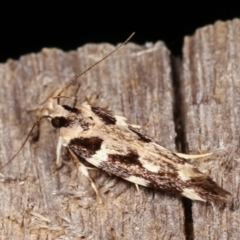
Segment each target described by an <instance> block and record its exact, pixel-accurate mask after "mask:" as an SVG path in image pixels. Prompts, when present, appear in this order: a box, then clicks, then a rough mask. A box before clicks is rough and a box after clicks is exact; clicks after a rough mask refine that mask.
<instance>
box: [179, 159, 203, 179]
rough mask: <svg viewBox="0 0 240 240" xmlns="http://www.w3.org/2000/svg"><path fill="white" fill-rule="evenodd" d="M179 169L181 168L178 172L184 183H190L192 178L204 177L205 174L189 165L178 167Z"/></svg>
mask: <svg viewBox="0 0 240 240" xmlns="http://www.w3.org/2000/svg"><path fill="white" fill-rule="evenodd" d="M178 167H179V170H178V174H179V178H180V179H181V180H182V181H188V180H190V179H191V178H195V177H204V174H203V173H201V172H200V171H199V170H197V169H195V168H193V167H192V166H191V165H190V164H188V163H185V164H184V165H178ZM198 171H199V172H198Z"/></svg>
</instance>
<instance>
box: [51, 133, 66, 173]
mask: <svg viewBox="0 0 240 240" xmlns="http://www.w3.org/2000/svg"><path fill="white" fill-rule="evenodd" d="M62 145H63V140H62V138H61V137H60V136H59V138H58V144H57V149H56V162H55V166H54V167H53V169H52V172H53V173H55V172H56V171H57V170H59V169H60V168H61V167H62V158H61V149H62Z"/></svg>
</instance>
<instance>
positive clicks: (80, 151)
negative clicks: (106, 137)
mask: <svg viewBox="0 0 240 240" xmlns="http://www.w3.org/2000/svg"><path fill="white" fill-rule="evenodd" d="M102 142H103V140H102V139H101V138H99V137H91V138H82V137H81V138H74V139H72V140H71V141H70V143H69V145H68V146H69V148H71V149H72V150H73V151H74V152H75V153H76V154H77V155H78V156H79V157H81V158H84V159H86V158H90V157H91V156H92V155H94V154H95V153H96V152H97V151H98V150H100V149H101V145H102Z"/></svg>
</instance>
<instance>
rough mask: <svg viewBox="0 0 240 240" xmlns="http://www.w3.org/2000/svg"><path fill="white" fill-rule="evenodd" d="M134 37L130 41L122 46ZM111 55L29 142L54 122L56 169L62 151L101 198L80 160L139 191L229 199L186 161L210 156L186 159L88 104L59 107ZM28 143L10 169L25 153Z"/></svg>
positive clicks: (53, 107)
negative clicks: (156, 190)
mask: <svg viewBox="0 0 240 240" xmlns="http://www.w3.org/2000/svg"><path fill="white" fill-rule="evenodd" d="M131 37H132V35H131V36H130V37H129V38H128V39H127V40H126V41H125V42H124V43H123V44H125V43H126V42H128V41H129V39H130V38H131ZM123 44H121V45H119V46H118V47H117V48H116V49H115V50H114V51H116V50H117V49H118V48H119V47H121V46H122V45H123ZM114 51H113V52H114ZM113 52H111V53H109V54H108V55H107V56H105V57H104V58H103V59H101V60H100V61H98V62H96V63H95V64H94V65H92V66H91V67H89V68H88V69H86V70H85V71H84V72H83V73H81V74H79V75H77V76H76V77H75V78H74V79H72V80H70V81H69V82H68V83H67V84H66V85H65V86H64V87H63V88H62V89H61V90H60V92H59V93H58V94H57V95H56V96H55V97H53V98H50V99H49V100H48V102H47V105H46V107H45V108H44V115H43V116H42V117H41V118H40V119H39V120H38V121H37V122H36V123H35V124H34V126H33V127H32V129H31V131H30V133H29V134H28V137H29V135H30V134H31V133H32V131H33V129H34V127H35V126H36V125H37V124H38V123H39V122H40V120H41V119H43V118H48V119H50V120H51V123H52V126H53V127H54V128H57V129H58V130H59V140H58V145H57V151H56V155H57V160H56V164H57V166H60V165H61V157H60V152H61V147H62V146H64V147H66V148H67V149H68V151H69V153H70V155H71V157H72V160H73V161H74V163H75V164H76V165H77V167H78V169H79V170H80V172H81V173H82V174H84V175H85V176H86V177H87V178H88V179H89V180H90V182H91V185H92V187H93V189H94V191H95V192H96V194H97V196H98V197H99V194H98V191H97V189H96V187H95V185H94V183H93V181H92V180H91V178H90V177H89V174H88V169H87V167H85V166H84V165H83V164H82V160H86V161H87V162H89V163H90V164H91V165H93V166H95V167H97V168H99V169H102V170H104V171H106V172H107V173H109V174H111V175H115V176H118V177H120V178H123V179H125V180H127V181H130V182H132V183H135V184H136V185H142V186H145V187H151V188H155V189H160V190H163V191H166V192H169V193H176V194H179V195H181V196H184V197H187V198H190V199H192V200H199V201H214V200H216V201H218V200H219V201H226V200H227V198H228V197H229V195H230V193H229V192H227V191H225V190H223V189H222V188H221V187H219V186H218V185H217V184H216V183H215V182H214V181H213V180H212V179H211V178H210V177H209V176H208V175H206V174H204V173H202V172H201V171H199V170H198V169H197V168H195V167H193V166H192V165H190V164H189V163H188V161H187V159H189V158H196V157H204V156H206V155H209V154H203V155H186V154H180V153H174V152H171V151H170V150H168V149H166V148H164V147H162V146H160V145H159V144H157V143H156V142H155V141H153V140H152V139H150V138H149V137H147V136H145V135H143V134H142V133H141V132H140V131H139V128H138V127H137V126H135V125H131V124H128V123H127V122H126V119H125V118H124V117H121V116H115V115H113V114H112V112H110V111H108V110H106V109H103V108H99V107H94V106H90V105H89V104H87V103H83V104H82V105H81V106H80V107H79V108H75V107H70V106H67V105H60V104H59V100H60V98H61V97H62V98H63V96H61V94H62V93H63V91H64V90H65V89H66V88H67V87H69V86H70V85H71V83H72V82H73V81H76V80H77V79H78V78H79V77H80V76H82V75H83V74H84V73H85V72H87V71H89V70H90V69H91V68H93V67H94V66H95V65H97V64H98V63H99V62H101V61H103V60H104V59H105V58H107V57H108V56H109V55H110V54H112V53H113ZM28 137H27V138H26V140H25V141H24V142H23V144H22V146H21V147H20V149H19V150H18V151H17V153H16V154H15V155H14V156H13V157H12V158H11V159H10V160H9V161H8V162H7V164H8V163H9V162H11V161H12V160H13V159H14V158H15V157H16V155H17V154H18V153H19V152H20V151H21V149H22V148H23V146H24V145H25V143H26V141H27V140H28ZM5 165H6V164H5ZM5 165H4V166H5ZM99 199H100V197H99Z"/></svg>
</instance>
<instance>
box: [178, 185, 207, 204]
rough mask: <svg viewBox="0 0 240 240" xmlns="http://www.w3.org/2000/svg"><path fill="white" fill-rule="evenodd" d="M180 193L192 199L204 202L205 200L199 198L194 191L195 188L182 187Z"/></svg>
mask: <svg viewBox="0 0 240 240" xmlns="http://www.w3.org/2000/svg"><path fill="white" fill-rule="evenodd" d="M182 195H183V196H185V197H187V198H190V199H192V200H199V201H203V202H206V200H204V199H203V198H201V197H200V196H199V195H198V194H197V193H196V192H195V190H193V189H191V188H184V189H183V191H182Z"/></svg>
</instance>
